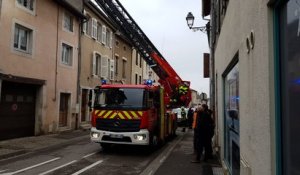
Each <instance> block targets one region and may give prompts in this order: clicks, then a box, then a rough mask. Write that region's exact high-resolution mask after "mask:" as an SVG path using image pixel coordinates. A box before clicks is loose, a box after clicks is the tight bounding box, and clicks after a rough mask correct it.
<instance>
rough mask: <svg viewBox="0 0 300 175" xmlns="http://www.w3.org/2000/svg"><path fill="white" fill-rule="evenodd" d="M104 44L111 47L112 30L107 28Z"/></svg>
mask: <svg viewBox="0 0 300 175" xmlns="http://www.w3.org/2000/svg"><path fill="white" fill-rule="evenodd" d="M106 45H107V46H108V47H110V48H111V47H112V32H111V31H110V30H109V29H106Z"/></svg>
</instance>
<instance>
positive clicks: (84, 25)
mask: <svg viewBox="0 0 300 175" xmlns="http://www.w3.org/2000/svg"><path fill="white" fill-rule="evenodd" d="M86 23H87V22H84V23H82V32H83V33H86V27H87V25H86Z"/></svg>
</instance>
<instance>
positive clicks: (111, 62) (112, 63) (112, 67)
mask: <svg viewBox="0 0 300 175" xmlns="http://www.w3.org/2000/svg"><path fill="white" fill-rule="evenodd" d="M114 72H115V60H113V59H110V60H109V78H110V79H111V80H114V76H115V73H114Z"/></svg>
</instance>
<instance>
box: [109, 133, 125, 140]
mask: <svg viewBox="0 0 300 175" xmlns="http://www.w3.org/2000/svg"><path fill="white" fill-rule="evenodd" d="M110 137H111V138H117V139H121V138H123V135H121V134H111V135H110Z"/></svg>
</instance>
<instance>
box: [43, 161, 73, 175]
mask: <svg viewBox="0 0 300 175" xmlns="http://www.w3.org/2000/svg"><path fill="white" fill-rule="evenodd" d="M75 162H77V160H73V161H72V162H69V163H66V164H63V165H61V166H59V167H56V168H53V169H51V170H48V171H46V172H43V173H40V174H39V175H45V174H48V173H51V172H53V171H55V170H58V169H60V168H63V167H65V166H68V165H70V164H72V163H75Z"/></svg>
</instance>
